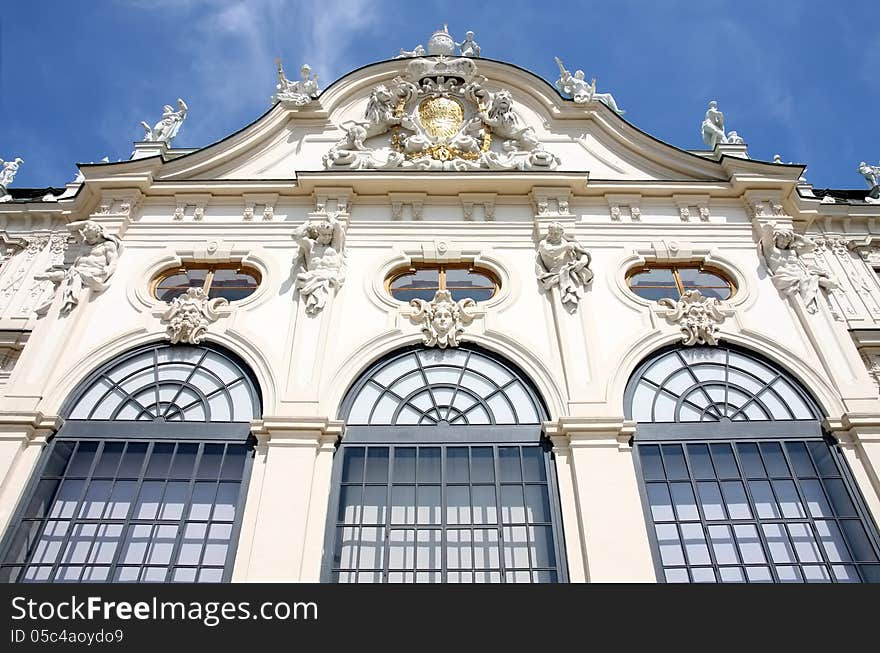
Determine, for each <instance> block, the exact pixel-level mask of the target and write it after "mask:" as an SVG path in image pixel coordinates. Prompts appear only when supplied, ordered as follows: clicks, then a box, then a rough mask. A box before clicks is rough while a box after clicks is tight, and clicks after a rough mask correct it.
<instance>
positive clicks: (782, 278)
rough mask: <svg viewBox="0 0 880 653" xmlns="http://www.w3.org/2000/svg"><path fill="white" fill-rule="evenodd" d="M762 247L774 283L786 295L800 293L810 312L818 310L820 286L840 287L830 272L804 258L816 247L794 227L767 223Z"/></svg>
mask: <svg viewBox="0 0 880 653" xmlns="http://www.w3.org/2000/svg"><path fill="white" fill-rule="evenodd" d="M759 247H760V250H761V254H762V255H763V256H764V260H765V261H766V263H767V269H769V270H770V275H771V279H772V281H773V285H774V286H776V288H777V289H778V290H779V291H780V292H781V293H782V294H783V295H785V296H786V297H790V296H791V295H794V294H798V295H800V296H801V299H803V301H804V304H805V305H806V307H807V310H808V311H809V312H810V313H815V312H816V311H817V310H818V301H817V300H818V296H819V288H824V289H825V290H829V291H830V290H834V289H835V288H837V287H838V286H837V282H835V281H834V280H833V279H832V278H831V276H830V275H829V274H828V272H826V271H825V270H822V269H821V268H819V267H817V266H816V265H815V264H812V263H808V262H807V261H806V260H804V257H803V255H804V254H807V253H809V252H812V251H813V250H814V249H816V244H815V243H814V242H813V241H811V240H810V239H809V238H805V237H804V236H801V235H800V234H796V233H795V232H794V231H793V230H791V229H777V228H776V226H775V225H774V224H772V223H770V224H764V225H762V226H761V241H760V244H759Z"/></svg>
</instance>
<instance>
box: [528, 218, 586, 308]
mask: <svg viewBox="0 0 880 653" xmlns="http://www.w3.org/2000/svg"><path fill="white" fill-rule="evenodd" d="M535 274H536V275H537V277H538V281H539V282H540V283H541V285H542V286H543V287H544V289H546V290H549V289H550V288H553V287H557V288H559V294H560V297H561V298H562V303H563V304H564V305H565V306H566V307H567V308H568V309H569V310H574V309H576V308H577V306H578V304H579V303H580V300H581V297H583V289H584V288H585V287H586V285H587V284H588V283H590V281H591V280H592V279H593V272H592V270H590V254H589V253H588V252H587V250H586V249H585V248H584V246H583V245H581V244H580V243H579V242H578V241H577V240H576V239H575V238H572V237H571V236H567V235H566V234H565V228H564V227H563V226H562V224H561V223H559V222H552V223H550V225H549V226H548V227H547V235H546V236H545V237H544V239H543V240H541V242H540V243H539V244H538V253H537V255H536V259H535Z"/></svg>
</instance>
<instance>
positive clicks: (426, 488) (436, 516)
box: [416, 485, 494, 524]
mask: <svg viewBox="0 0 880 653" xmlns="http://www.w3.org/2000/svg"><path fill="white" fill-rule="evenodd" d="M481 489H482V488H481ZM489 489H492V490H494V488H489ZM441 492H442V489H441V487H440V486H439V485H420V486H419V487H418V488H417V490H416V496H417V499H418V506H417V509H416V518H417V519H418V522H419V523H420V524H440V523H441V511H442V507H443V504H442V501H441ZM476 492H477V489H476V488H474V493H475V495H476ZM492 495H493V497H494V491H493V493H492ZM476 500H477V499H476V498H475V499H474V501H475V502H476ZM493 508H494V505H493ZM493 512H494V510H493Z"/></svg>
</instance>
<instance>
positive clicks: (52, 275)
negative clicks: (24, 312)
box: [34, 220, 122, 315]
mask: <svg viewBox="0 0 880 653" xmlns="http://www.w3.org/2000/svg"><path fill="white" fill-rule="evenodd" d="M67 228H68V229H69V230H71V231H74V232H75V233H76V234H77V235H78V236H79V238H80V239H81V241H82V243H83V245H85V247H86V251H85V252H84V253H83V254H81V255H80V256H78V257H77V258H76V260H74V262H73V265H71V266H70V267H69V268H64V267H63V266H53V267H52V268H50V269H49V270H47V271H46V272H44V273H43V274H38V275H34V279H37V280H39V281H51V282H52V283H54V284H55V286H56V293H57V287H58V286H59V285H63V288H62V291H61V293H62V294H61V297H62V303H61V314H62V315H67V314H68V313H70V311H72V310H73V309H74V308H75V307H76V306H77V304H79V298H80V295H81V294H82V291H83V289H84V288H88V289H90V290H91V291H92V292H94V293H100V292H104V291H105V290H106V289H107V288H108V286H109V283H108V281H109V279H110V277H112V276H113V273H114V272H115V271H116V264H117V261H118V259H119V254H120V253H121V250H122V242H121V241H120V240H119V238H117V237H116V236H111V235H109V234H108V233H107V232H106V231H105V230H104V227H103V226H101V225H100V224H98V223H97V222H94V221H93V220H85V221H80V222H71V223H70V224H69V225H67ZM56 293H53V294H52V297H50V298H49V299H48V300H47V301H46V302H45V303H44V304H43V305H42V306H40V307H39V308H37V314H38V315H42V314H45V312H46V311H47V310H48V309H49V306H50V305H51V303H52V301H53V300H54V298H55V294H56Z"/></svg>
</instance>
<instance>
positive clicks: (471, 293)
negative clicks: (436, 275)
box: [395, 288, 495, 302]
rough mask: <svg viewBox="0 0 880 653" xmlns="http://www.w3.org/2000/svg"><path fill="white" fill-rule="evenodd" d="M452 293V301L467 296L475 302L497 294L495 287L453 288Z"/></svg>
mask: <svg viewBox="0 0 880 653" xmlns="http://www.w3.org/2000/svg"><path fill="white" fill-rule="evenodd" d="M450 294H451V295H452V301H454V302H457V301H460V300H462V299H467V298H471V299H473V300H474V301H475V302H484V301H486V300H487V299H491V298H492V296H493V295H494V294H495V289H494V288H468V289H460V288H453V289H452V290H451V291H450ZM395 296H397V293H395Z"/></svg>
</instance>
